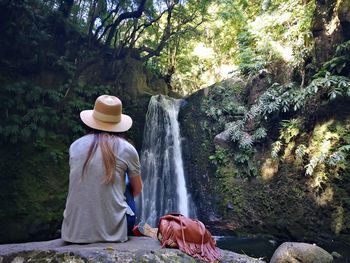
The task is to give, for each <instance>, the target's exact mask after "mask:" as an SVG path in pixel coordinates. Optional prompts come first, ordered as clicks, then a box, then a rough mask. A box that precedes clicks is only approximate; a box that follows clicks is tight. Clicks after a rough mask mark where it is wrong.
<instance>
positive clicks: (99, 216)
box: [62, 134, 140, 243]
mask: <svg viewBox="0 0 350 263" xmlns="http://www.w3.org/2000/svg"><path fill="white" fill-rule="evenodd" d="M93 138H94V135H92V134H90V135H86V136H84V137H82V138H80V139H78V140H76V141H75V142H73V143H72V145H71V147H70V149H69V156H70V159H69V165H70V174H69V191H68V197H67V201H66V209H65V210H64V213H63V217H64V218H63V223H62V239H63V240H65V241H68V242H73V243H93V242H103V241H110V242H125V241H127V240H128V237H127V221H126V214H129V215H134V213H133V212H132V210H131V209H130V207H129V206H128V204H127V203H126V201H125V196H124V192H125V173H127V174H128V176H129V177H132V176H139V175H140V161H139V155H138V153H137V151H136V149H135V148H134V147H133V146H132V145H131V144H130V143H129V142H127V141H126V140H124V139H122V138H119V137H116V136H114V137H111V139H110V143H111V145H113V149H114V153H115V155H116V157H117V167H116V172H115V180H114V183H113V184H108V185H106V184H104V183H103V179H104V165H103V160H102V155H101V151H100V149H99V148H97V150H96V152H95V154H94V155H93V157H92V158H91V159H90V161H89V163H88V165H87V168H86V170H85V171H86V172H85V174H84V177H83V178H82V176H81V174H82V168H83V165H84V162H85V160H86V157H87V153H88V150H89V147H90V144H91V143H92V141H93Z"/></svg>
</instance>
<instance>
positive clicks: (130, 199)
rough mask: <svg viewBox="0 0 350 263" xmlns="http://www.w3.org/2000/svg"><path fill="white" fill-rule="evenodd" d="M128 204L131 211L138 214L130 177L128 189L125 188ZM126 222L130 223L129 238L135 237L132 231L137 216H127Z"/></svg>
mask: <svg viewBox="0 0 350 263" xmlns="http://www.w3.org/2000/svg"><path fill="white" fill-rule="evenodd" d="M125 197H126V202H127V204H128V205H129V207H130V208H131V210H132V211H133V212H134V214H136V203H135V200H134V196H133V195H132V188H131V184H130V183H129V180H128V177H126V188H125ZM126 221H127V223H128V236H133V232H132V229H133V228H134V225H135V222H136V216H130V215H128V214H126Z"/></svg>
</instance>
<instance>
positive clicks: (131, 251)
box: [0, 237, 264, 263]
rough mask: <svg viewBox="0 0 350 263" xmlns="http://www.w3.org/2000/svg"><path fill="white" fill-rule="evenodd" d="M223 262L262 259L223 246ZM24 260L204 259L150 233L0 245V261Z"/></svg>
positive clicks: (75, 262)
mask: <svg viewBox="0 0 350 263" xmlns="http://www.w3.org/2000/svg"><path fill="white" fill-rule="evenodd" d="M221 251H222V254H223V258H222V260H221V262H237V263H238V262H240V263H250V262H252V263H253V262H254V263H263V262H264V261H262V260H260V259H255V258H251V257H248V256H246V255H241V254H237V253H234V252H231V251H226V250H221ZM8 262H9V263H24V262H70V263H83V262H103V263H108V262H201V261H199V260H196V259H194V258H192V257H190V256H188V255H186V254H185V253H183V252H181V251H180V250H178V249H163V248H161V247H160V245H159V242H158V241H157V240H154V239H151V238H149V237H130V240H129V241H128V242H125V243H94V244H83V245H77V244H69V243H65V242H64V241H63V240H62V239H55V240H51V241H43V242H31V243H21V244H7V245H0V263H8Z"/></svg>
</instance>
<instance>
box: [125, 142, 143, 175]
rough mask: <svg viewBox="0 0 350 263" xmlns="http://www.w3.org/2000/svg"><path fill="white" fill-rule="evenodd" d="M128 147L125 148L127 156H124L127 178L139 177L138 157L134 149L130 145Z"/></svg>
mask: <svg viewBox="0 0 350 263" xmlns="http://www.w3.org/2000/svg"><path fill="white" fill-rule="evenodd" d="M129 146H130V147H127V155H126V159H125V162H126V165H127V173H128V175H129V176H131V177H132V176H139V175H141V171H140V157H139V154H138V153H137V151H136V149H135V148H134V147H133V146H132V145H131V144H130V145H129Z"/></svg>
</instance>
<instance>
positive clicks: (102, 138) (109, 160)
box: [81, 130, 118, 184]
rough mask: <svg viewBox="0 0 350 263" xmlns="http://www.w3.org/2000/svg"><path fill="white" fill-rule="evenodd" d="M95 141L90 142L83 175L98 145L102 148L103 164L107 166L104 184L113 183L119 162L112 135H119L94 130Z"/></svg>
mask: <svg viewBox="0 0 350 263" xmlns="http://www.w3.org/2000/svg"><path fill="white" fill-rule="evenodd" d="M93 136H94V138H93V141H92V143H91V144H90V147H89V150H88V154H87V157H86V160H85V163H84V165H83V170H82V174H81V175H82V177H84V174H85V171H86V168H87V165H88V163H89V161H90V160H91V158H92V156H93V155H94V154H95V152H96V150H97V148H98V147H100V149H101V154H102V160H103V165H104V168H105V177H104V179H103V183H104V184H112V183H113V182H114V174H115V170H116V164H117V156H115V154H114V151H113V147H112V145H111V144H110V141H111V137H114V136H118V134H111V133H108V132H101V131H96V130H94V131H93Z"/></svg>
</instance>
